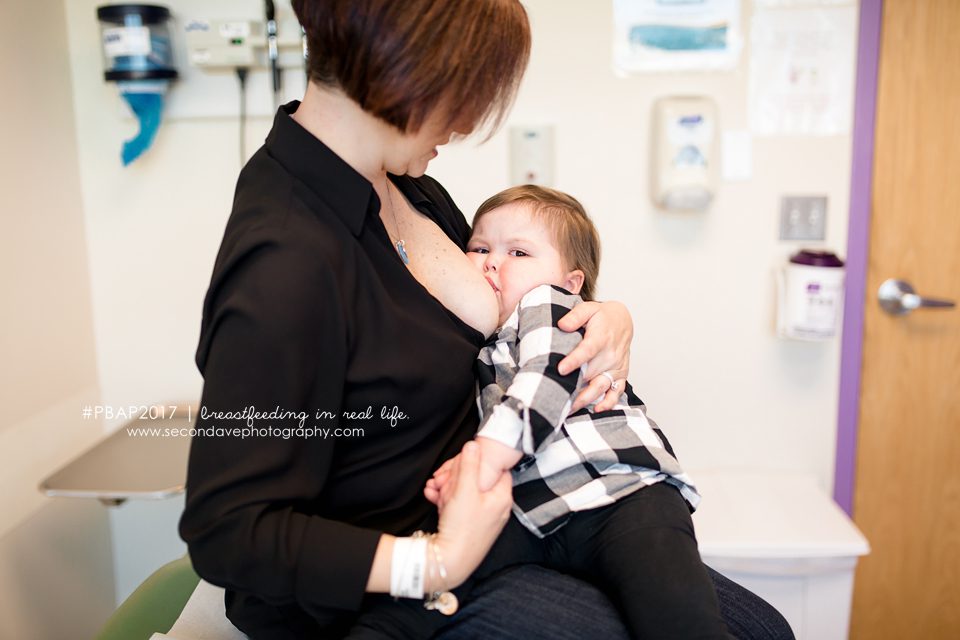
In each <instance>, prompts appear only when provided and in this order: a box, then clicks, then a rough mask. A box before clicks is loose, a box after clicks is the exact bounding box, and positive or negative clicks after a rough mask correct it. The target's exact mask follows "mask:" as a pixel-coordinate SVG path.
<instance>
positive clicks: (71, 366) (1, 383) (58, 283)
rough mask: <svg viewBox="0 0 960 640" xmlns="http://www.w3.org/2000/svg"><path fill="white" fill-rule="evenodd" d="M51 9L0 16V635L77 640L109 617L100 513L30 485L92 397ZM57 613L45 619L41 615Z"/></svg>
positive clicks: (69, 452)
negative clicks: (0, 89)
mask: <svg viewBox="0 0 960 640" xmlns="http://www.w3.org/2000/svg"><path fill="white" fill-rule="evenodd" d="M68 53H69V52H68V48H67V40H66V24H65V20H64V9H63V4H62V2H61V1H60V0H38V1H36V2H16V3H12V2H10V3H4V4H3V5H2V10H0V83H2V86H3V87H4V91H5V94H4V95H5V96H6V98H7V99H6V100H4V101H3V102H2V103H0V140H3V151H2V152H0V153H2V156H3V162H2V163H0V165H2V166H3V171H0V193H2V194H3V201H2V202H3V204H2V205H0V223H2V231H0V305H2V307H0V317H2V327H3V330H2V331H0V362H2V367H0V408H2V414H0V486H2V487H3V491H2V492H0V637H3V638H37V639H46V638H49V639H51V640H53V639H59V638H66V637H89V636H90V635H92V634H93V633H94V632H95V631H96V630H97V629H98V628H99V626H100V625H101V624H102V622H103V620H104V619H105V618H106V617H107V615H109V613H110V611H111V610H112V608H113V595H114V588H113V587H114V585H113V575H112V560H111V554H110V530H109V527H108V519H107V513H106V511H105V510H104V508H103V507H102V506H101V505H100V504H98V503H92V502H72V501H64V500H53V499H50V498H46V497H44V496H42V495H41V494H40V492H39V491H38V490H37V485H38V484H39V483H40V481H41V480H43V478H44V477H46V476H47V475H48V474H50V473H51V472H53V471H55V470H56V469H57V468H58V467H59V466H60V465H62V464H63V463H65V462H67V461H68V460H70V459H71V458H72V457H73V456H75V455H76V454H77V453H79V452H80V451H82V450H83V449H85V448H86V447H88V446H90V445H91V444H92V443H93V442H94V441H95V440H96V439H97V438H98V437H99V436H100V435H101V434H102V430H103V425H102V424H101V423H100V422H99V421H96V420H86V421H85V420H83V419H82V418H81V415H80V408H81V405H82V404H83V403H95V402H97V400H98V399H99V388H98V382H97V370H96V360H95V345H94V335H93V317H92V310H91V300H90V279H89V273H88V269H87V257H88V253H87V242H86V237H85V233H84V220H83V203H82V197H81V183H80V176H79V172H78V165H77V147H76V130H75V127H74V114H73V102H72V88H71V74H70V67H69V65H68ZM51 611H55V612H56V613H57V615H50V613H51Z"/></svg>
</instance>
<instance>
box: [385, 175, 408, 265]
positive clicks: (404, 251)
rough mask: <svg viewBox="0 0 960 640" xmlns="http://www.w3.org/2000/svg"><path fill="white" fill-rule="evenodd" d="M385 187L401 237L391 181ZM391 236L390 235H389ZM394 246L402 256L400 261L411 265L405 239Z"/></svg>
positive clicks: (387, 180) (401, 239)
mask: <svg viewBox="0 0 960 640" xmlns="http://www.w3.org/2000/svg"><path fill="white" fill-rule="evenodd" d="M384 186H385V187H386V189H387V199H388V200H390V213H391V215H392V216H393V226H394V227H396V229H397V235H398V236H399V235H400V223H399V222H397V208H396V207H395V206H394V204H393V193H392V192H391V191H390V180H389V179H385V180H384ZM387 235H388V236H389V235H390V234H389V233H388V234H387ZM394 246H395V247H396V248H397V253H398V254H400V259H401V260H403V264H405V265H409V264H410V256H408V255H407V247H406V243H405V242H404V241H403V238H400V239H399V240H397V241H396V243H395V244H394Z"/></svg>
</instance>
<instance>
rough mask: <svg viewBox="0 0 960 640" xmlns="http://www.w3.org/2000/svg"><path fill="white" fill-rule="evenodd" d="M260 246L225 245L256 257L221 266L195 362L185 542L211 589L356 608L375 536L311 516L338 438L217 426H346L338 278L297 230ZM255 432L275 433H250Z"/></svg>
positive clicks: (224, 259) (274, 234)
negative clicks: (251, 414)
mask: <svg viewBox="0 0 960 640" xmlns="http://www.w3.org/2000/svg"><path fill="white" fill-rule="evenodd" d="M257 236H258V239H257V240H256V241H252V240H248V239H247V238H246V237H241V238H232V239H231V240H232V241H233V242H236V243H237V244H239V243H241V242H244V241H246V242H247V243H248V246H247V247H245V248H240V247H237V246H234V247H232V248H231V249H230V250H229V251H228V252H227V253H226V255H222V256H221V257H220V258H218V265H217V268H216V270H215V276H214V280H213V282H212V283H211V287H210V291H209V293H208V294H207V299H206V301H205V307H204V320H203V329H202V332H201V342H200V348H199V349H198V355H197V361H198V365H199V366H200V369H201V371H202V373H203V375H204V379H205V382H204V389H203V396H202V400H201V404H202V406H201V413H200V415H199V416H198V420H197V425H196V426H197V428H198V436H197V437H195V438H194V440H193V442H192V444H191V452H190V462H189V469H188V479H187V499H186V507H185V510H184V514H183V516H182V519H181V521H180V534H181V536H182V537H183V539H184V540H185V541H186V542H187V545H188V548H189V551H190V556H191V559H192V561H193V563H194V566H195V568H196V570H197V572H198V573H199V574H200V575H201V576H202V577H203V578H204V579H206V580H208V581H209V582H212V583H214V584H218V585H220V586H224V587H226V588H230V589H234V590H240V591H246V592H249V593H254V594H256V595H257V597H259V598H261V599H262V600H264V601H266V602H270V603H273V604H287V603H292V602H297V603H298V604H300V605H301V606H302V607H304V608H305V609H308V610H309V609H311V608H325V607H336V608H341V609H348V610H350V609H356V608H358V607H359V606H360V601H361V599H362V597H363V593H364V591H365V588H366V584H367V579H368V575H369V571H370V567H371V564H372V562H373V558H374V554H375V551H376V549H377V547H378V546H379V541H380V536H381V532H379V531H375V530H372V529H366V528H362V527H356V526H353V525H350V524H347V523H344V522H340V521H336V520H332V519H328V518H323V517H320V516H318V515H316V514H315V513H313V512H311V509H310V507H309V506H308V505H311V504H315V503H316V500H317V498H318V496H319V495H320V494H321V492H322V491H323V489H324V486H325V484H326V482H327V476H328V474H329V472H330V471H331V468H332V466H333V459H334V449H335V443H334V439H333V438H329V439H327V438H322V437H311V438H297V437H290V438H284V437H281V436H280V435H278V434H277V433H276V431H277V430H278V429H283V428H285V427H296V426H298V425H297V423H298V420H297V419H296V418H291V419H287V420H254V421H251V422H248V421H247V420H246V419H244V418H242V417H233V418H229V419H226V418H221V417H219V416H217V415H216V414H220V413H224V414H225V413H226V412H233V413H235V414H239V413H240V412H242V411H244V410H249V408H251V407H252V408H254V409H255V410H258V411H272V410H273V409H275V408H279V409H280V410H281V411H291V412H295V413H300V412H305V413H306V414H307V415H308V417H307V420H306V426H311V425H314V424H315V425H317V426H320V427H330V428H334V427H336V426H337V424H338V422H339V421H338V420H337V419H325V420H317V419H316V418H315V413H316V411H318V410H322V411H328V412H330V414H332V415H334V416H338V415H339V413H340V404H341V401H342V397H343V387H344V375H345V372H346V370H347V344H348V343H347V340H346V335H347V330H346V323H345V320H344V317H343V313H342V309H343V306H342V304H340V302H339V301H338V300H337V296H338V290H339V288H340V287H339V286H338V284H337V282H336V278H335V277H334V274H333V270H332V269H331V268H330V267H328V266H325V265H324V264H323V263H322V262H321V261H320V260H318V259H317V250H316V247H313V246H311V245H310V243H309V242H306V241H302V240H300V239H298V238H291V237H290V234H289V233H285V232H283V231H281V230H275V231H274V230H268V231H261V232H258V234H257ZM225 246H227V241H226V240H225ZM251 427H255V428H268V427H272V428H273V430H274V432H273V435H269V434H260V433H257V434H254V433H252V432H249V433H248V432H245V431H244V429H248V430H249V429H250V428H251ZM214 430H220V431H219V432H216V431H214ZM203 433H207V434H208V435H199V434H203ZM331 576H336V579H335V580H331Z"/></svg>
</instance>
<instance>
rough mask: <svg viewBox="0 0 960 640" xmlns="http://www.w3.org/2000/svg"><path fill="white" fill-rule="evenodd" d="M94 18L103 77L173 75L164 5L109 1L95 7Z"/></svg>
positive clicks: (167, 13)
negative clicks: (99, 45) (98, 39)
mask: <svg viewBox="0 0 960 640" xmlns="http://www.w3.org/2000/svg"><path fill="white" fill-rule="evenodd" d="M97 18H98V19H99V20H100V35H101V42H102V43H103V47H102V48H101V49H102V51H103V68H104V78H105V79H106V80H109V81H112V82H123V81H130V80H172V79H173V78H176V77H177V70H176V65H175V64H174V61H173V47H172V46H171V41H170V10H169V9H168V8H166V7H161V6H158V5H152V4H113V5H106V6H102V7H98V8H97Z"/></svg>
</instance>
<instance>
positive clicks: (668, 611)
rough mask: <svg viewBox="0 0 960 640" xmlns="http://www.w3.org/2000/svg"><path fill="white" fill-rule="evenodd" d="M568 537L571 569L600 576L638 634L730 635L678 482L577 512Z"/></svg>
mask: <svg viewBox="0 0 960 640" xmlns="http://www.w3.org/2000/svg"><path fill="white" fill-rule="evenodd" d="M558 533H559V534H562V535H564V536H565V539H566V542H567V545H566V549H567V553H568V555H569V557H568V560H569V561H570V563H571V568H572V569H573V570H575V571H582V572H583V573H585V574H586V575H587V576H588V577H591V578H593V579H594V580H596V581H597V583H598V584H599V585H600V587H601V588H602V589H604V590H605V591H606V592H607V595H609V596H610V598H611V599H612V600H613V602H614V604H615V605H617V607H618V608H619V609H620V611H621V614H622V615H623V618H624V622H625V623H626V625H627V628H628V629H629V630H630V633H631V635H633V636H634V637H636V638H644V639H651V638H667V639H670V640H676V639H677V638H684V639H693V638H711V639H712V638H723V639H728V638H731V636H730V634H729V632H728V631H727V628H726V626H725V625H724V623H723V620H722V618H721V617H720V609H719V606H718V603H717V595H716V593H715V592H714V589H713V584H712V582H711V581H710V577H709V576H708V575H707V571H706V568H705V567H704V565H703V562H702V561H701V560H700V554H699V552H698V551H697V540H696V538H695V537H694V534H693V522H692V521H691V519H690V512H689V510H688V509H687V504H686V502H684V500H683V498H682V497H681V496H680V493H679V491H677V490H676V488H674V487H672V486H670V485H668V484H666V483H660V484H656V485H653V486H650V487H645V488H643V489H641V490H639V491H637V492H635V493H632V494H630V495H629V496H627V497H625V498H623V499H621V500H619V501H618V502H617V503H616V504H613V505H610V506H609V507H603V508H601V509H594V510H592V511H584V512H580V513H577V514H575V515H574V517H573V518H572V519H571V521H570V522H568V523H567V525H566V526H565V527H564V528H563V529H561V530H560V531H559V532H558Z"/></svg>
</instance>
